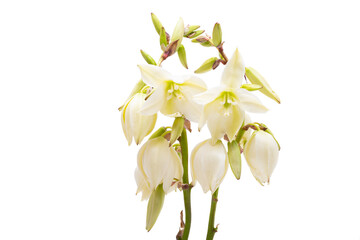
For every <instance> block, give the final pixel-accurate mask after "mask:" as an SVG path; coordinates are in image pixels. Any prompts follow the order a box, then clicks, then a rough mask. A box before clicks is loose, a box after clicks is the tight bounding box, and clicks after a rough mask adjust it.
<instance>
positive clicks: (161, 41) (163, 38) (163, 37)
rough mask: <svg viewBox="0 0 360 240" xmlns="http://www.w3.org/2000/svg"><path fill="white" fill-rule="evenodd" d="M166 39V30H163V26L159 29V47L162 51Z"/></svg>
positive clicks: (166, 42)
mask: <svg viewBox="0 0 360 240" xmlns="http://www.w3.org/2000/svg"><path fill="white" fill-rule="evenodd" d="M168 44H169V43H168V40H167V37H166V32H165V28H164V27H162V28H161V30H160V47H161V49H162V50H163V51H164V50H165V47H166V46H167V45H168Z"/></svg>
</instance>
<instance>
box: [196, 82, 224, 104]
mask: <svg viewBox="0 0 360 240" xmlns="http://www.w3.org/2000/svg"><path fill="white" fill-rule="evenodd" d="M224 90H225V88H224V87H223V86H219V87H216V88H211V89H209V90H207V91H205V92H203V93H200V94H197V95H195V96H194V97H193V99H194V101H195V102H197V103H198V104H202V105H205V104H208V103H210V102H212V101H214V100H215V99H216V98H217V97H219V95H220V94H221V92H223V91H224Z"/></svg>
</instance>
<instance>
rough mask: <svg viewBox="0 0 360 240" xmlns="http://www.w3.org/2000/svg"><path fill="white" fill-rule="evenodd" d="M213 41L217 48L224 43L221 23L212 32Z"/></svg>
mask: <svg viewBox="0 0 360 240" xmlns="http://www.w3.org/2000/svg"><path fill="white" fill-rule="evenodd" d="M212 41H213V43H214V45H215V46H216V47H217V46H219V45H220V44H221V42H222V32H221V27H220V24H219V23H216V24H215V26H214V29H213V32H212Z"/></svg>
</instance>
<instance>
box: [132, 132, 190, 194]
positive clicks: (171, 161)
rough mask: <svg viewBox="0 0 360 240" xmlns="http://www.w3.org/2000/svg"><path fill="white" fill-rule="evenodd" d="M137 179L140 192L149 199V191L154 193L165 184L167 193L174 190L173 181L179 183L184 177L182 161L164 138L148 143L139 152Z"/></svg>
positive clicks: (151, 140)
mask: <svg viewBox="0 0 360 240" xmlns="http://www.w3.org/2000/svg"><path fill="white" fill-rule="evenodd" d="M137 167H138V170H139V172H138V173H136V172H135V179H136V181H137V184H138V192H139V191H142V192H143V196H144V195H145V196H146V197H148V196H149V195H148V191H150V193H151V192H153V191H154V190H155V189H156V188H157V186H158V185H160V184H163V189H164V192H165V193H168V192H170V191H171V190H172V189H174V188H173V187H171V186H172V184H173V181H179V180H180V179H181V178H182V175H183V167H182V164H181V159H180V157H179V155H178V154H177V153H176V151H175V150H174V148H172V147H169V142H168V141H167V140H166V139H165V138H163V137H157V138H154V139H150V140H149V141H147V142H146V143H145V144H144V145H143V146H142V147H141V148H140V150H139V153H138V156H137Z"/></svg>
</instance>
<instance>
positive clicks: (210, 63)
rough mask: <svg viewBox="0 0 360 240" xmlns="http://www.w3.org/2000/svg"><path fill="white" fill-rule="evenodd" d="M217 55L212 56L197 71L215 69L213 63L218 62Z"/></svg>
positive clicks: (203, 71)
mask: <svg viewBox="0 0 360 240" xmlns="http://www.w3.org/2000/svg"><path fill="white" fill-rule="evenodd" d="M216 60H217V57H212V58H209V59H208V60H206V61H205V62H204V63H203V64H202V65H201V66H200V67H199V68H198V69H196V70H195V73H205V72H208V71H210V70H212V69H213V65H214V63H215V62H216Z"/></svg>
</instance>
